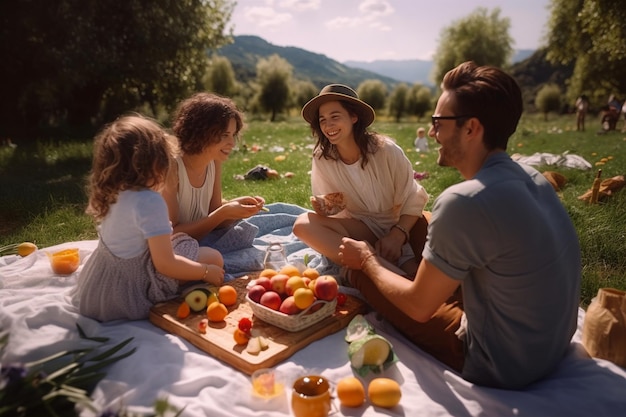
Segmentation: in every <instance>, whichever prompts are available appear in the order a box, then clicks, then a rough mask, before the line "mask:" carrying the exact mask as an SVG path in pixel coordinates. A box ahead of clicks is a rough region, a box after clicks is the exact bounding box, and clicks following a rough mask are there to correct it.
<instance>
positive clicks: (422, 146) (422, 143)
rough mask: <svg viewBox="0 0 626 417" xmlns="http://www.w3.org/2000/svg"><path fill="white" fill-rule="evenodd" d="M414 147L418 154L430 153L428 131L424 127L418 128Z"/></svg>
mask: <svg viewBox="0 0 626 417" xmlns="http://www.w3.org/2000/svg"><path fill="white" fill-rule="evenodd" d="M414 145H415V150H416V151H417V152H428V138H427V137H426V129H424V128H423V127H419V128H417V136H416V137H415V141H414Z"/></svg>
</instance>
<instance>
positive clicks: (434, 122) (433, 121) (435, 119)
mask: <svg viewBox="0 0 626 417" xmlns="http://www.w3.org/2000/svg"><path fill="white" fill-rule="evenodd" d="M470 117H474V116H470V115H463V116H430V123H431V124H432V125H433V127H434V128H435V131H437V130H439V123H438V122H439V120H459V119H469V118H470Z"/></svg>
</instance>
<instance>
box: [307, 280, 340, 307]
mask: <svg viewBox="0 0 626 417" xmlns="http://www.w3.org/2000/svg"><path fill="white" fill-rule="evenodd" d="M313 292H315V296H316V297H317V298H318V299H320V300H324V301H332V300H334V299H335V297H337V294H338V293H339V284H337V280H336V279H335V277H333V276H332V275H322V276H321V277H318V278H317V279H315V288H314V289H313Z"/></svg>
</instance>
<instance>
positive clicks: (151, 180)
mask: <svg viewBox="0 0 626 417" xmlns="http://www.w3.org/2000/svg"><path fill="white" fill-rule="evenodd" d="M176 155H177V145H176V142H175V140H174V138H172V137H171V136H168V135H167V134H166V133H165V131H164V130H163V129H162V128H161V126H159V124H158V123H157V122H155V121H153V120H151V119H148V118H146V117H144V116H141V115H128V116H124V117H121V118H119V119H117V120H116V121H114V122H112V123H110V124H109V125H107V126H105V127H104V128H103V129H102V130H101V131H100V133H98V135H97V136H96V138H95V141H94V153H93V163H92V168H91V173H90V175H89V181H88V191H89V203H88V206H87V210H86V212H87V214H90V215H92V216H93V217H94V218H95V219H96V221H101V220H102V219H103V218H104V217H105V216H106V215H107V213H108V212H109V209H110V207H111V205H112V204H113V203H115V202H116V201H117V197H118V195H119V193H120V192H121V191H124V190H138V189H143V188H153V189H154V188H158V187H159V186H160V185H162V184H163V183H164V181H165V178H166V176H167V172H168V170H169V169H170V168H171V167H172V166H173V163H174V158H175V157H176Z"/></svg>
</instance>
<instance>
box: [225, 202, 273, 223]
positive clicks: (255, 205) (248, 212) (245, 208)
mask: <svg viewBox="0 0 626 417" xmlns="http://www.w3.org/2000/svg"><path fill="white" fill-rule="evenodd" d="M264 205H265V200H264V199H263V198H262V197H250V196H244V197H237V198H235V199H232V200H230V201H226V202H225V203H224V204H222V207H220V209H221V210H223V211H224V212H225V214H226V216H225V217H227V218H229V219H231V220H240V219H245V218H248V217H251V216H254V215H255V214H257V213H258V212H259V210H261V209H262V208H263V206H264Z"/></svg>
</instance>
